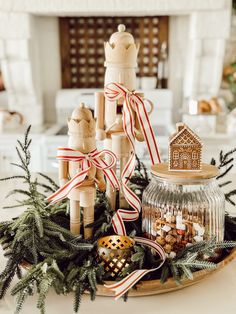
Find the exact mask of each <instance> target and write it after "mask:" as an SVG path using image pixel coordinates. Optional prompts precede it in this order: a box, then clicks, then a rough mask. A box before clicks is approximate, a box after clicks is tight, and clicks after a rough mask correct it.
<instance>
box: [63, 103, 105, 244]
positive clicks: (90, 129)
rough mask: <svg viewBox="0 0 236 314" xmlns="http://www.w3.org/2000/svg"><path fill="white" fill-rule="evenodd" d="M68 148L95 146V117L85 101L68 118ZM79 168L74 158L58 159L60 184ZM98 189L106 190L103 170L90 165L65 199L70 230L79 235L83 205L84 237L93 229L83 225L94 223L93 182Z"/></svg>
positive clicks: (86, 149)
mask: <svg viewBox="0 0 236 314" xmlns="http://www.w3.org/2000/svg"><path fill="white" fill-rule="evenodd" d="M68 128H69V132H68V134H69V142H68V146H69V148H72V149H74V150H76V151H78V152H80V153H83V154H88V153H90V152H91V151H93V150H95V149H96V141H95V120H94V118H93V117H92V112H91V111H90V110H89V109H87V108H86V107H85V106H84V104H81V105H80V106H79V107H78V108H76V109H75V110H74V111H73V113H72V116H71V118H70V119H69V120H68ZM80 171H81V164H80V163H79V162H76V161H60V162H59V180H60V185H61V186H63V185H64V184H65V183H66V182H67V181H68V180H69V179H70V178H73V177H74V176H75V175H76V174H77V173H78V172H80ZM95 184H96V185H97V187H98V189H99V190H101V191H105V189H106V182H105V179H104V175H103V172H102V170H100V169H97V168H95V167H94V166H93V165H91V168H90V169H89V171H88V175H87V177H86V179H85V180H84V181H83V183H82V184H81V185H80V186H79V187H77V188H73V189H72V190H71V191H70V193H69V195H68V198H69V199H70V230H71V232H72V233H73V234H75V235H77V234H80V225H81V219H80V207H83V217H84V219H83V223H84V237H85V239H87V238H90V237H91V236H92V228H85V226H86V225H88V224H91V223H92V222H94V205H95V198H96V185H95Z"/></svg>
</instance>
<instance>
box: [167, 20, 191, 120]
mask: <svg viewBox="0 0 236 314" xmlns="http://www.w3.org/2000/svg"><path fill="white" fill-rule="evenodd" d="M189 20H190V17H189V15H180V16H171V17H170V18H169V83H168V85H169V88H170V89H171V90H172V92H173V95H174V97H173V106H174V110H173V117H172V118H173V121H174V122H178V121H180V118H181V111H182V106H183V80H184V74H185V71H186V57H187V52H186V50H187V43H188V36H189V35H188V33H189Z"/></svg>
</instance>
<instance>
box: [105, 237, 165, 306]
mask: <svg viewBox="0 0 236 314" xmlns="http://www.w3.org/2000/svg"><path fill="white" fill-rule="evenodd" d="M134 240H135V242H136V243H139V244H143V245H145V246H148V247H150V248H151V249H153V250H154V251H155V253H157V254H158V255H159V256H160V257H161V262H160V264H159V266H158V267H155V268H152V269H137V270H135V271H133V272H132V273H131V274H129V275H128V276H127V277H125V278H124V279H122V280H121V281H118V282H116V283H114V284H112V285H104V286H105V287H106V288H108V289H109V290H112V291H114V292H115V300H118V299H119V298H120V297H121V296H122V295H123V294H125V293H126V292H127V291H128V290H129V289H131V288H132V287H133V286H134V285H135V284H136V283H137V282H138V281H139V280H140V279H141V278H142V277H144V276H145V275H146V274H148V273H150V272H153V271H156V270H157V269H159V268H160V267H161V266H162V265H163V264H164V262H165V259H166V254H165V251H164V250H163V248H162V247H161V246H160V245H159V244H157V243H156V242H154V241H152V240H149V239H145V238H139V237H136V238H134Z"/></svg>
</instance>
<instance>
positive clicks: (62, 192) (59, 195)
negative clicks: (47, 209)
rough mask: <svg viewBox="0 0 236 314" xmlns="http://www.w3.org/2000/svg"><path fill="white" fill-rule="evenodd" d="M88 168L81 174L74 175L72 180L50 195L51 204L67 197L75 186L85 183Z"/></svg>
mask: <svg viewBox="0 0 236 314" xmlns="http://www.w3.org/2000/svg"><path fill="white" fill-rule="evenodd" d="M88 170H89V169H84V170H83V171H82V172H80V173H79V174H77V175H76V176H74V177H73V178H72V179H71V180H70V181H68V182H67V183H66V184H65V185H64V186H62V187H60V188H59V189H58V190H57V191H56V192H54V193H53V194H52V195H50V196H49V197H48V198H47V200H48V201H51V202H50V204H49V205H52V204H55V203H57V202H59V201H60V200H62V199H64V198H66V197H67V195H68V194H69V193H70V191H71V190H72V189H73V188H75V187H79V186H80V185H81V184H82V183H83V181H84V179H85V177H86V175H87V173H88Z"/></svg>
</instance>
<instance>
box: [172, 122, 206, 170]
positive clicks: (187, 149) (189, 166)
mask: <svg viewBox="0 0 236 314" xmlns="http://www.w3.org/2000/svg"><path fill="white" fill-rule="evenodd" d="M176 126H177V132H176V133H175V134H174V135H173V136H172V137H171V138H170V142H169V170H174V171H199V170H201V168H202V142H201V140H200V138H199V137H198V136H197V135H196V134H195V133H194V132H193V131H192V130H191V129H190V128H189V127H188V126H187V125H186V124H184V123H177V124H176Z"/></svg>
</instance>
